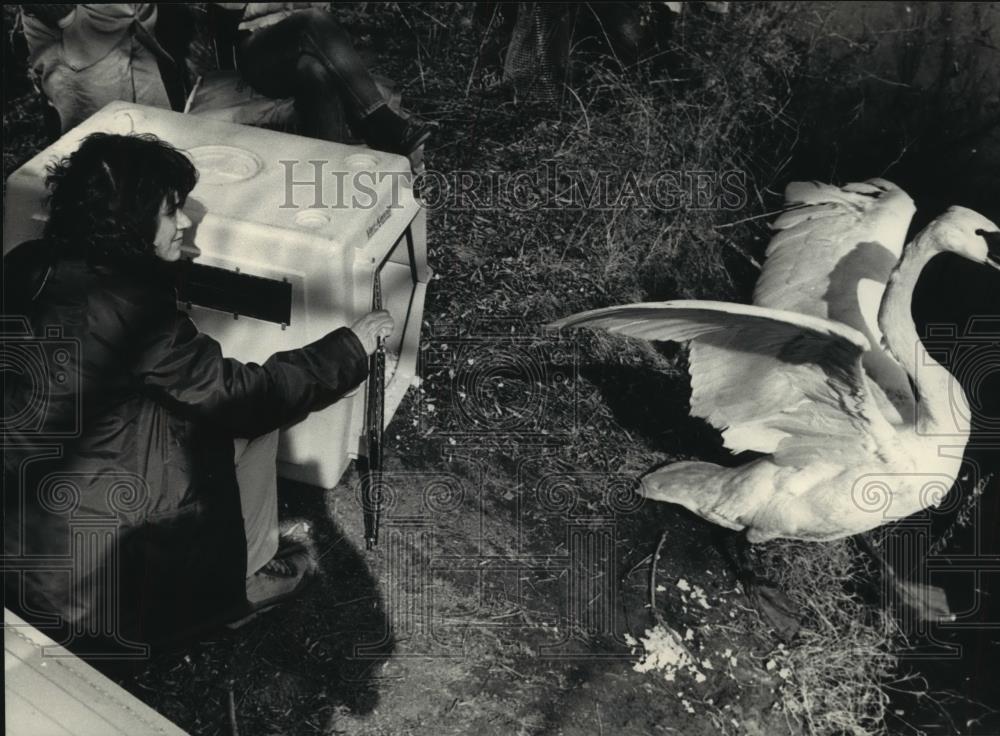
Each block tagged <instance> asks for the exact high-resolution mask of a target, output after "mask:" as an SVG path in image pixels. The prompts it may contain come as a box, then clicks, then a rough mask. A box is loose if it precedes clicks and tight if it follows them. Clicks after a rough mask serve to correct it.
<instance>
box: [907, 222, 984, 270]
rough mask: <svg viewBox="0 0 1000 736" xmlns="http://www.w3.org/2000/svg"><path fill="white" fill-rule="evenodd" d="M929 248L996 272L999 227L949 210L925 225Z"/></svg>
mask: <svg viewBox="0 0 1000 736" xmlns="http://www.w3.org/2000/svg"><path fill="white" fill-rule="evenodd" d="M925 233H926V234H927V235H928V236H930V240H931V243H932V245H933V247H935V248H936V249H937V250H939V251H940V252H942V253H954V254H956V255H959V256H962V257H963V258H967V259H968V260H970V261H973V262H974V263H981V264H983V265H985V266H992V267H993V268H995V269H997V270H1000V227H998V226H997V225H996V224H995V223H993V222H991V221H990V220H988V219H986V218H985V217H983V216H982V215H980V214H979V213H978V212H974V211H973V210H970V209H967V208H965V207H949V208H948V210H947V211H946V212H945V213H944V214H943V215H941V216H940V217H938V218H937V219H936V220H934V222H932V223H931V224H930V225H928V226H927V229H926V230H925Z"/></svg>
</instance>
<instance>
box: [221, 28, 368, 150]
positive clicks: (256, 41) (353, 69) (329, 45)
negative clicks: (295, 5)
mask: <svg viewBox="0 0 1000 736" xmlns="http://www.w3.org/2000/svg"><path fill="white" fill-rule="evenodd" d="M239 57H240V70H241V72H242V74H243V77H244V78H245V79H246V80H247V81H248V82H249V83H250V85H251V86H252V87H253V88H254V89H256V90H257V91H258V92H260V93H262V94H265V95H268V96H271V97H287V96H289V95H293V96H294V97H295V100H296V109H297V110H298V111H299V114H300V117H301V118H302V120H301V122H302V124H303V126H304V128H305V129H306V131H307V134H310V135H314V136H316V137H320V138H325V139H333V137H334V136H336V135H337V134H338V133H339V130H340V128H341V126H342V118H343V115H342V114H341V113H340V108H341V106H342V107H343V108H346V110H347V113H348V115H349V116H350V118H351V119H352V120H353V121H354V122H357V121H359V120H361V119H362V118H364V117H366V116H368V115H370V114H371V113H372V112H374V111H376V110H378V109H380V108H382V107H384V106H385V104H386V103H385V99H384V98H383V96H382V93H381V92H380V91H379V89H378V86H377V85H376V84H375V80H374V79H372V76H371V74H369V72H368V69H367V68H366V67H365V64H364V62H363V61H362V60H361V57H360V56H358V53H357V52H356V51H355V50H354V46H353V45H352V44H351V40H350V37H349V36H348V35H347V33H346V32H345V31H344V30H343V29H342V28H341V27H340V26H339V25H337V23H336V21H335V20H333V18H332V17H331V16H330V14H329V13H327V12H325V11H321V10H315V11H307V12H300V13H295V14H294V15H291V16H289V17H288V18H286V19H285V20H283V21H281V22H280V23H276V24H274V25H273V26H268V27H266V28H262V29H260V30H257V31H254V32H253V33H251V34H249V35H247V36H246V37H244V38H243V39H242V40H241V41H240V46H239ZM337 97H339V100H338V99H336V98H337ZM341 103H342V105H341Z"/></svg>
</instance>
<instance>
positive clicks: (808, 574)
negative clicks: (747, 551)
mask: <svg viewBox="0 0 1000 736" xmlns="http://www.w3.org/2000/svg"><path fill="white" fill-rule="evenodd" d="M758 554H759V558H760V563H761V572H762V573H763V574H764V575H765V576H767V577H770V578H772V579H773V580H774V581H775V582H777V583H778V584H779V585H780V586H781V587H782V588H783V589H784V590H785V591H787V592H788V594H789V596H791V598H792V599H793V600H794V601H795V602H796V603H797V604H799V605H800V606H801V608H802V612H803V614H804V615H805V625H804V626H803V628H802V630H801V632H800V634H799V638H798V640H797V641H796V642H795V644H794V645H792V646H788V647H781V648H779V649H778V650H777V651H776V652H775V653H774V657H773V658H772V659H770V660H769V661H768V662H766V663H765V668H766V669H768V670H774V671H776V672H778V673H779V676H780V677H781V679H782V681H783V684H782V685H781V687H780V688H779V695H780V700H779V702H780V703H781V707H782V708H783V710H784V712H785V714H786V715H787V717H788V719H789V725H790V728H792V729H793V730H795V731H798V730H801V732H803V733H806V734H817V735H819V734H851V735H852V736H876V735H879V734H885V733H887V731H886V724H885V713H886V708H887V706H888V704H889V693H888V689H887V688H888V687H889V686H892V685H893V684H894V683H896V680H897V678H898V674H897V665H898V661H897V656H896V655H895V652H896V651H899V649H900V648H902V647H903V646H905V644H906V642H905V638H904V636H903V634H902V632H901V631H900V630H899V628H898V627H897V625H896V623H895V619H894V618H893V614H892V612H891V611H889V610H886V609H885V608H882V607H880V606H878V605H877V604H876V605H872V604H871V602H867V601H865V600H863V599H862V597H861V595H859V593H858V592H857V586H858V581H862V580H866V579H871V575H872V570H871V569H870V568H869V567H868V566H866V565H864V564H863V563H862V562H861V560H860V559H859V557H858V551H857V548H856V547H855V546H854V545H853V544H852V543H851V542H850V541H847V540H844V541H839V542H831V543H826V544H814V543H807V542H796V541H788V540H783V541H777V542H771V543H769V544H767V545H765V546H763V547H762V548H760V551H759V553H758Z"/></svg>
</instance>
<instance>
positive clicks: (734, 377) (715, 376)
mask: <svg viewBox="0 0 1000 736" xmlns="http://www.w3.org/2000/svg"><path fill="white" fill-rule="evenodd" d="M552 327H556V328H571V327H591V328H600V329H604V330H607V331H608V332H613V333H618V334H622V335H629V336H631V337H638V338H642V339H645V340H671V341H677V342H690V344H691V352H690V367H689V369H690V373H691V413H692V414H693V415H695V416H698V417H701V418H703V419H705V420H707V421H708V422H710V423H711V424H712V425H713V426H715V427H716V428H718V429H719V430H720V431H721V432H722V436H723V440H724V441H725V444H726V446H727V447H728V448H729V449H731V450H733V451H734V452H742V451H744V450H753V451H756V452H762V453H769V454H773V455H774V457H775V460H776V461H777V462H779V463H784V464H793V465H796V466H804V465H806V464H808V463H809V462H810V461H811V460H812V459H813V458H815V457H816V456H817V455H822V456H823V457H825V458H830V457H832V456H833V455H834V454H837V453H839V454H846V455H848V456H857V455H859V454H864V455H865V456H870V455H871V453H872V452H873V451H874V450H875V448H876V446H877V442H876V436H875V435H876V434H877V431H878V429H879V426H878V425H880V423H884V419H882V417H881V415H880V414H879V413H878V410H877V409H876V408H875V407H873V406H872V405H871V402H870V397H869V393H868V388H867V387H868V381H867V379H866V377H865V375H864V371H863V368H862V366H861V356H862V355H863V354H864V353H865V352H866V351H867V350H868V349H869V347H870V346H869V343H868V340H867V339H865V337H864V335H862V334H861V333H860V332H858V331H857V330H855V329H853V328H851V327H848V326H846V325H843V324H840V323H838V322H834V321H832V320H827V319H822V318H819V317H812V316H809V315H802V314H798V313H795V312H789V311H784V310H777V309H769V308H765V307H759V306H753V305H743V304H732V303H728V302H712V301H699V300H686V301H670V302H655V303H645V304H633V305H626V306H620V307H608V308H605V309H597V310H592V311H589V312H582V313H580V314H576V315H573V316H570V317H566V318H564V319H562V320H559V321H558V322H555V323H553V324H552Z"/></svg>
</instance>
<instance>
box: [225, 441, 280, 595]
mask: <svg viewBox="0 0 1000 736" xmlns="http://www.w3.org/2000/svg"><path fill="white" fill-rule="evenodd" d="M233 445H234V448H235V453H234V457H233V459H234V460H235V462H236V482H237V483H239V486H240V503H241V504H242V506H243V526H244V528H245V529H246V535H247V577H250V576H251V575H253V574H254V573H255V572H257V571H258V570H259V569H260V568H262V567H263V566H264V565H266V564H267V563H268V562H269V561H270V560H271V558H272V557H274V555H275V554H276V553H277V551H278V475H277V461H278V432H277V430H275V431H274V432H271V433H270V434H265V435H261V436H260V437H256V438H254V439H252V440H245V439H240V438H237V439H235V440H233Z"/></svg>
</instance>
